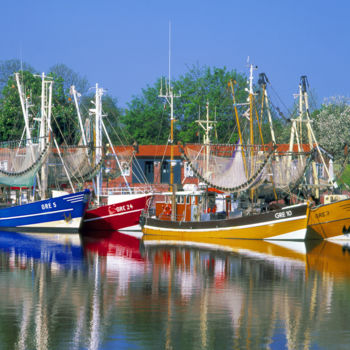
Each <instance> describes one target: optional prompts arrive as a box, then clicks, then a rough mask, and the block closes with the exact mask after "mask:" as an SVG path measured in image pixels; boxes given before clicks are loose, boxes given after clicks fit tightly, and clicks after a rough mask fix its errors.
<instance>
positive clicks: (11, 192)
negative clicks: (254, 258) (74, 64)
mask: <svg viewBox="0 0 350 350" xmlns="http://www.w3.org/2000/svg"><path fill="white" fill-rule="evenodd" d="M16 82H17V87H18V93H19V96H20V101H21V107H22V112H23V116H24V121H25V134H26V137H27V138H26V139H22V140H20V141H18V142H17V141H14V142H5V143H2V144H1V145H0V159H1V164H2V167H1V168H0V184H1V189H2V196H1V203H0V228H1V229H2V230H7V231H22V232H56V231H57V230H59V231H60V232H62V233H73V232H78V231H79V228H80V226H81V222H82V217H83V216H84V213H85V209H86V205H87V203H88V200H89V195H90V191H89V190H88V189H86V190H84V191H80V192H76V193H70V194H69V193H65V194H63V195H56V196H53V197H51V198H50V196H49V195H48V194H49V191H48V188H47V175H48V164H47V159H48V156H49V153H50V152H52V147H51V142H52V138H51V126H50V120H51V100H52V84H53V81H52V80H50V79H47V77H45V74H44V73H43V74H42V94H41V96H42V97H41V118H40V134H39V137H38V138H37V139H35V138H33V137H32V135H31V129H30V127H29V124H30V123H29V115H28V110H29V109H28V104H29V102H28V99H27V98H25V96H24V93H23V89H22V86H21V83H20V79H19V74H18V73H17V74H16ZM54 141H55V140H54ZM55 142H56V141H55ZM56 146H57V143H56ZM39 172H41V173H40V175H39ZM73 192H75V191H74V190H73ZM38 197H40V198H38Z"/></svg>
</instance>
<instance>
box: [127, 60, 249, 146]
mask: <svg viewBox="0 0 350 350" xmlns="http://www.w3.org/2000/svg"><path fill="white" fill-rule="evenodd" d="M231 79H232V80H235V81H236V82H237V86H236V88H237V94H236V99H237V100H241V99H243V100H246V97H247V93H246V91H245V90H244V88H245V87H246V77H245V76H244V75H241V74H238V73H237V72H236V71H227V69H226V68H210V67H206V66H205V67H199V66H193V67H191V68H189V71H188V72H187V73H186V74H185V75H183V76H180V77H179V78H178V79H177V80H174V81H173V82H172V86H173V90H174V93H175V94H180V95H181V96H180V97H179V98H176V99H175V101H174V117H175V119H176V124H175V139H176V140H179V141H182V142H198V139H199V133H200V128H199V126H198V123H197V122H196V120H198V118H199V114H201V118H203V115H204V116H205V113H206V112H205V106H206V103H207V102H209V105H210V115H211V119H212V120H213V119H214V114H215V115H216V119H217V125H216V131H217V136H218V141H219V142H232V141H234V140H235V139H237V137H234V135H235V133H234V125H235V122H234V116H233V104H232V96H231V93H230V91H229V90H228V88H227V84H228V82H229V81H230V80H231ZM164 85H165V83H164V81H163V83H162V86H163V88H164ZM160 87H161V79H159V80H158V81H157V82H156V84H155V85H154V86H147V88H146V89H143V90H142V94H141V96H137V97H134V98H133V99H132V101H131V103H129V104H128V109H127V110H126V111H125V113H124V115H123V116H122V122H123V124H124V126H125V128H126V130H127V132H128V133H129V134H130V135H131V138H132V139H134V140H137V141H138V142H139V143H153V144H154V143H166V142H167V140H168V138H169V132H170V126H169V125H170V122H169V113H170V111H169V106H168V105H167V103H166V102H165V101H164V100H163V101H162V100H161V99H160V98H159V92H160Z"/></svg>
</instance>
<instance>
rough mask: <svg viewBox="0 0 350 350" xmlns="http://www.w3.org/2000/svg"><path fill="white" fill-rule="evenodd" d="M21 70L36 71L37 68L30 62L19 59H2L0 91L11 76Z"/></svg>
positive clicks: (0, 65) (0, 63) (0, 62)
mask: <svg viewBox="0 0 350 350" xmlns="http://www.w3.org/2000/svg"><path fill="white" fill-rule="evenodd" d="M19 71H28V72H30V73H35V69H34V68H33V67H32V66H31V65H30V64H28V63H26V62H21V61H20V60H18V59H11V60H4V61H0V92H1V91H2V90H3V88H4V87H5V85H6V84H7V82H8V80H9V78H10V76H11V75H13V73H15V72H19Z"/></svg>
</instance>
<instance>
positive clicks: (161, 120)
mask: <svg viewBox="0 0 350 350" xmlns="http://www.w3.org/2000/svg"><path fill="white" fill-rule="evenodd" d="M159 89H160V79H159V80H158V81H157V82H156V84H155V85H154V86H153V87H151V86H147V88H146V89H142V94H141V96H137V97H134V98H133V99H132V100H131V102H130V103H128V109H126V110H125V112H124V113H123V115H122V116H121V122H122V124H123V127H124V130H125V133H126V134H127V135H128V142H129V143H132V142H133V141H137V142H138V143H139V144H157V143H166V142H167V140H168V137H169V132H170V126H169V125H170V124H169V120H168V119H169V118H168V111H167V110H166V108H167V107H166V105H165V104H164V105H163V104H162V101H160V99H159V97H158V95H159Z"/></svg>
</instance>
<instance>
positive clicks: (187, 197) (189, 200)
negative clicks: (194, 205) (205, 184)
mask: <svg viewBox="0 0 350 350" xmlns="http://www.w3.org/2000/svg"><path fill="white" fill-rule="evenodd" d="M186 203H187V204H190V203H191V196H186Z"/></svg>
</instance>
